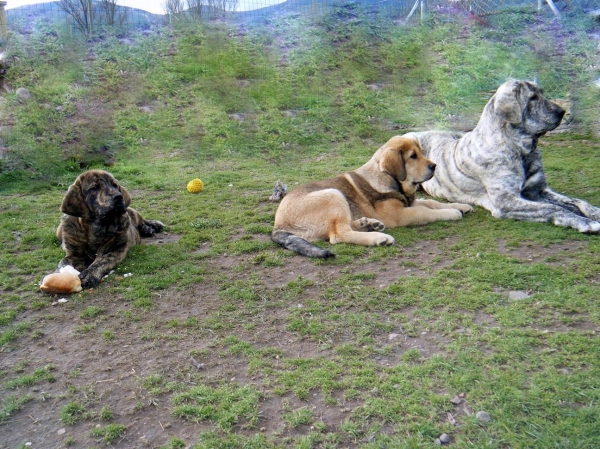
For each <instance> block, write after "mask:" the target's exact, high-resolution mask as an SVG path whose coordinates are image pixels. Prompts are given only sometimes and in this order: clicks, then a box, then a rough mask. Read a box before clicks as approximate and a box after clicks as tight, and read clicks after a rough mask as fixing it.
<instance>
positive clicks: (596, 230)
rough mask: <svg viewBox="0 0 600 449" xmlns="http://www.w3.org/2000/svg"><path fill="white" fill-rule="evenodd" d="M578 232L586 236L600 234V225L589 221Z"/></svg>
mask: <svg viewBox="0 0 600 449" xmlns="http://www.w3.org/2000/svg"><path fill="white" fill-rule="evenodd" d="M578 230H579V232H583V233H585V234H600V223H599V222H597V221H592V220H589V221H588V222H586V223H585V224H583V225H581V226H579V228H578Z"/></svg>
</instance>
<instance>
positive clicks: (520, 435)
mask: <svg viewBox="0 0 600 449" xmlns="http://www.w3.org/2000/svg"><path fill="white" fill-rule="evenodd" d="M571 3H574V2H571ZM564 15H565V18H564V20H563V21H562V22H561V24H560V26H559V25H557V24H556V23H555V22H553V19H552V17H550V16H549V15H545V14H538V13H537V12H536V11H535V10H533V9H530V8H519V9H514V10H513V9H511V10H509V11H506V12H504V13H502V14H497V15H493V16H487V17H485V20H486V21H488V22H489V24H488V25H482V24H481V23H479V22H477V21H475V20H473V19H472V18H470V16H467V15H466V14H459V13H456V12H454V13H451V12H445V13H444V12H443V11H442V12H439V13H432V15H431V17H430V19H429V22H428V23H425V24H423V25H422V26H406V25H398V24H394V23H393V22H392V21H391V20H390V19H389V18H381V17H378V16H374V15H371V14H367V13H365V12H363V11H362V10H361V9H360V8H359V7H358V6H356V5H343V6H341V7H339V8H337V9H335V10H333V11H331V12H329V13H327V14H323V15H320V16H318V17H316V18H315V19H314V20H311V21H309V20H305V19H304V18H302V17H296V16H277V17H274V18H273V19H272V20H269V21H268V22H267V23H263V24H260V25H257V24H249V25H246V26H244V27H235V26H229V25H224V24H222V23H219V24H217V23H214V24H200V25H199V24H193V23H187V24H179V25H178V26H176V27H173V28H165V29H160V30H151V31H149V32H146V33H145V34H144V35H142V34H139V35H131V36H128V37H127V39H125V40H124V39H123V37H122V36H111V35H104V36H102V37H101V38H97V39H95V40H90V41H85V42H84V41H79V40H78V39H76V38H74V37H72V36H70V35H65V34H63V33H62V32H61V31H60V30H59V29H57V30H55V29H52V28H50V27H49V26H48V25H47V24H44V23H35V26H34V27H33V28H32V29H33V30H34V31H33V32H32V33H30V34H28V35H21V34H13V35H11V36H10V38H9V39H8V40H7V45H8V49H9V50H10V53H11V54H12V55H13V56H18V58H19V59H18V62H17V63H16V64H14V65H13V67H12V68H11V69H10V72H9V74H10V77H11V79H10V81H11V83H12V84H13V86H17V87H21V86H23V87H26V88H28V89H29V90H30V92H31V94H32V98H33V99H32V100H30V101H23V100H20V99H19V98H18V97H17V96H16V95H15V94H14V93H7V94H4V96H3V97H2V99H3V101H2V103H1V105H0V106H1V107H2V110H1V111H2V113H1V116H0V121H2V124H3V125H4V124H6V126H9V127H11V129H10V133H8V132H6V131H4V128H2V130H3V131H2V139H3V144H2V145H3V146H2V150H1V153H0V154H1V155H2V158H1V159H0V161H1V164H2V165H1V167H0V168H1V169H0V192H1V194H0V211H1V213H0V242H1V243H2V246H3V251H2V252H0V264H1V265H2V267H3V270H2V271H1V272H0V352H2V361H1V362H0V385H1V386H2V388H0V421H1V422H3V423H4V425H3V426H0V434H1V435H2V436H3V437H4V440H5V441H6V444H10V445H11V447H18V446H19V444H25V441H21V440H20V439H19V438H20V437H19V436H18V435H16V434H12V433H11V434H10V435H9V434H8V432H7V431H6V429H7V428H8V427H9V426H13V425H16V420H18V419H21V418H23V417H26V416H27V415H29V414H31V416H33V417H35V419H37V420H39V421H40V422H42V423H44V425H47V426H48V428H55V427H56V422H58V420H60V421H61V422H62V423H63V424H64V425H67V426H68V428H67V433H65V434H64V435H63V436H59V435H56V432H54V431H53V432H52V435H43V437H44V439H43V440H40V442H39V443H37V445H38V446H39V445H46V446H48V445H50V446H52V447H61V446H68V445H72V444H74V443H75V442H77V444H81V445H86V446H91V445H93V444H97V443H98V441H102V442H103V443H107V444H112V445H114V446H115V447H134V446H136V445H139V444H145V445H149V446H153V447H164V448H173V449H174V448H180V447H188V446H190V447H194V448H196V449H198V448H239V447H247V448H260V449H264V448H280V447H298V448H342V447H358V446H361V447H365V448H380V447H406V448H408V447H434V445H435V440H436V438H439V437H440V435H441V434H443V433H446V434H447V435H449V436H450V442H451V445H453V446H456V447H465V448H466V447H490V448H496V447H497V448H500V447H570V448H592V447H598V446H600V432H599V430H598V426H597V422H598V420H599V419H600V416H599V414H600V413H599V408H598V405H597V404H598V401H599V400H600V397H599V392H600V380H599V379H600V357H599V354H600V347H599V343H598V341H599V340H598V338H597V333H598V329H599V326H600V312H599V310H600V307H599V306H600V303H599V301H600V298H599V297H598V294H597V287H598V282H599V277H598V264H599V263H600V240H599V238H598V236H593V235H582V234H579V233H577V232H575V231H573V230H570V229H564V228H558V227H554V226H551V225H549V224H540V223H521V222H516V221H511V220H497V219H494V218H492V217H491V216H490V214H489V213H488V212H486V211H484V210H482V209H480V208H477V209H476V210H475V212H473V213H472V214H469V215H467V216H465V218H464V219H463V220H462V221H459V222H453V223H434V224H432V225H428V226H424V227H419V228H400V229H394V230H390V231H389V232H390V233H391V234H392V235H393V236H394V237H395V239H396V242H397V244H396V245H394V246H392V247H385V248H364V247H359V246H352V245H343V244H342V245H336V246H335V247H333V251H334V252H335V253H336V255H337V257H336V258H335V259H332V260H326V261H315V260H306V259H302V258H300V257H298V256H295V255H293V254H291V253H289V252H287V251H283V250H282V249H281V248H279V247H277V246H276V245H275V244H273V243H272V242H271V241H270V240H269V237H268V236H269V233H270V230H271V226H272V222H273V217H274V213H275V209H276V207H277V205H276V204H274V203H272V202H269V201H268V198H269V196H270V194H271V193H272V188H273V185H274V183H275V181H277V180H281V181H282V182H284V183H285V184H287V185H288V188H290V189H292V188H294V187H295V186H296V184H297V183H303V182H306V181H309V180H313V179H319V178H325V177H330V176H332V175H335V174H337V173H340V172H343V171H346V170H350V169H353V168H355V167H357V166H359V165H361V164H362V163H364V161H366V160H367V159H368V158H369V157H370V155H371V154H372V152H374V151H375V150H376V149H377V148H378V147H379V146H380V145H381V144H382V143H383V142H385V141H386V140H387V139H388V138H389V137H391V136H393V135H395V134H401V133H403V132H405V131H407V130H409V129H424V128H428V127H434V126H435V127H446V128H454V129H457V128H458V129H468V128H469V127H470V126H473V125H474V123H475V121H476V119H477V115H478V113H479V112H480V111H481V108H482V107H483V105H484V103H485V102H486V101H487V99H488V98H489V97H490V95H491V94H492V92H493V90H494V89H495V87H496V86H497V85H498V84H499V83H500V82H502V81H504V80H505V79H506V78H507V77H526V78H532V77H533V76H534V75H537V76H538V77H539V79H540V82H541V83H542V85H545V86H547V87H546V91H547V92H548V95H549V96H550V97H552V98H557V99H562V100H569V101H570V102H571V104H573V105H575V106H576V107H574V108H573V110H572V114H571V118H572V122H571V124H570V126H569V127H567V128H566V131H567V132H565V133H560V134H553V135H551V136H547V137H545V138H543V139H542V141H541V149H542V152H543V156H544V164H545V171H546V174H547V177H548V180H549V183H550V185H551V186H552V187H553V188H554V189H555V190H557V191H559V192H564V193H567V194H569V195H572V196H574V197H580V198H583V199H585V200H587V201H589V202H591V203H593V204H596V205H600V178H599V177H598V173H597V172H598V169H597V167H598V158H599V155H600V140H599V139H598V137H597V136H596V135H595V134H594V133H596V132H597V126H598V119H599V113H598V111H597V110H596V109H597V108H592V106H595V105H596V104H597V102H598V100H600V98H599V97H598V96H599V95H600V93H599V91H598V89H596V88H594V87H593V84H592V83H590V82H589V81H590V80H591V79H592V78H593V76H596V75H597V74H595V73H593V69H590V68H589V66H593V65H594V64H596V65H597V60H598V55H597V50H596V47H597V42H596V41H594V39H593V38H592V37H590V35H591V34H593V33H597V32H598V30H597V28H598V24H597V23H595V22H593V21H592V19H591V18H589V17H588V16H586V15H584V14H582V13H581V10H580V9H578V6H577V5H573V6H572V8H571V9H569V10H568V11H567V12H565V14H564ZM393 19H397V18H393ZM556 49H559V50H560V51H558V50H557V51H554V50H556ZM586 77H587V78H586ZM565 80H566V81H565ZM594 89H596V90H594ZM569 101H567V103H568V102H569ZM582 111H583V112H582ZM87 168H103V169H107V170H109V171H111V172H112V173H113V174H114V175H115V176H116V177H117V179H119V180H120V181H121V183H122V184H123V185H124V186H125V187H126V188H127V189H128V190H129V192H130V193H131V194H132V197H133V204H132V206H133V207H135V208H136V209H138V210H139V211H140V212H141V213H142V214H143V215H144V216H146V217H147V218H151V219H159V220H161V221H163V222H165V223H166V224H167V232H166V233H165V234H163V235H161V236H159V237H158V238H156V239H147V240H145V244H142V245H139V246H136V247H134V248H132V249H131V250H130V251H129V254H128V256H127V258H126V259H125V260H124V261H123V262H122V263H121V264H120V265H119V266H118V267H117V268H116V269H115V272H114V273H112V274H110V275H109V276H108V277H107V278H106V279H105V280H104V281H103V283H102V284H101V285H100V286H99V287H97V288H96V289H94V290H91V291H84V292H81V293H78V294H74V295H70V296H68V297H66V299H67V302H58V301H57V300H58V299H59V297H58V296H55V295H44V294H42V293H41V292H39V281H40V280H41V278H42V277H43V276H44V275H45V274H47V273H48V272H51V271H53V270H54V269H55V268H56V265H57V263H58V261H59V260H60V259H61V258H62V256H63V251H62V249H61V248H60V244H59V242H58V241H57V239H56V237H55V230H56V226H57V224H58V221H59V219H60V211H59V206H60V203H61V200H62V196H63V195H64V192H65V191H66V189H67V187H68V186H69V184H70V183H72V181H73V180H74V179H75V177H76V176H77V175H78V174H79V173H80V172H81V171H82V170H84V169H87ZM193 178H201V179H202V180H203V182H204V186H205V187H204V190H203V191H202V192H200V193H197V194H191V193H189V192H187V190H186V184H187V182H188V181H189V180H190V179H193ZM318 244H319V245H322V246H329V244H328V243H325V242H319V243H318ZM126 275H127V276H126ZM514 293H518V295H516V296H515V295H513V294H514ZM515 298H519V299H515ZM40 367H42V368H40ZM49 399H52V400H49ZM480 411H485V412H487V413H488V414H489V416H490V417H491V420H490V421H489V422H483V421H481V420H480V419H478V417H477V412H480ZM23 419H25V418H23ZM27 419H29V418H27ZM27 419H25V421H27ZM13 420H14V422H13ZM115 421H118V423H115ZM19 422H21V421H19ZM149 422H151V423H152V425H153V426H154V427H153V429H154V430H153V432H155V431H156V432H155V433H152V434H151V433H150V432H149V431H148V424H147V423H149ZM98 423H101V424H98ZM90 428H91V431H90ZM2 429H5V431H4V432H3V430H2ZM152 435H155V436H154V437H152ZM140 436H143V438H142V439H140ZM152 438H154V439H152ZM143 439H146V440H144V441H143ZM28 441H29V440H28ZM140 442H141V443H140ZM35 444H36V442H35V441H34V445H35Z"/></svg>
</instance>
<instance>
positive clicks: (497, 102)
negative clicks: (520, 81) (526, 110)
mask: <svg viewBox="0 0 600 449" xmlns="http://www.w3.org/2000/svg"><path fill="white" fill-rule="evenodd" d="M519 88H520V86H519V85H513V86H506V88H505V89H503V90H498V91H497V92H496V94H495V95H494V112H495V113H496V115H497V116H499V117H500V118H502V119H503V120H506V121H507V122H509V123H514V124H517V123H521V122H522V121H523V117H522V113H523V111H522V110H521V106H520V105H519V102H518V101H517V96H518V95H519Z"/></svg>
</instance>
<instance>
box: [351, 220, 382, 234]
mask: <svg viewBox="0 0 600 449" xmlns="http://www.w3.org/2000/svg"><path fill="white" fill-rule="evenodd" d="M355 223H356V225H357V228H358V229H357V230H359V231H363V232H381V231H383V230H384V229H385V225H384V224H383V223H382V222H380V221H379V220H376V219H374V218H367V217H362V218H359V219H358V220H356V221H355Z"/></svg>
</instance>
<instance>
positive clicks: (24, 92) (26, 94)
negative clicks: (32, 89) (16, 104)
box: [16, 87, 31, 100]
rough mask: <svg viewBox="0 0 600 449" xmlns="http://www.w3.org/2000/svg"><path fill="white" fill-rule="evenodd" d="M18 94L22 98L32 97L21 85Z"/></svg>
mask: <svg viewBox="0 0 600 449" xmlns="http://www.w3.org/2000/svg"><path fill="white" fill-rule="evenodd" d="M16 94H17V97H19V98H20V99H21V100H29V99H30V98H31V94H30V93H29V91H28V90H27V89H25V88H24V87H19V88H18V89H17V91H16Z"/></svg>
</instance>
